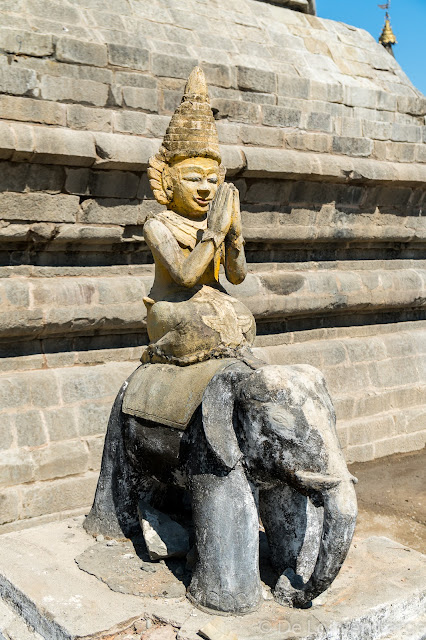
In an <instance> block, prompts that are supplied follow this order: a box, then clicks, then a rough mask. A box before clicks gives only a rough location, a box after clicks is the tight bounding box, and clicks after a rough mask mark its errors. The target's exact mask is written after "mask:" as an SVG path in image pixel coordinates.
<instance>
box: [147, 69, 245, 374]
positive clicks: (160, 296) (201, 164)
mask: <svg viewBox="0 0 426 640" xmlns="http://www.w3.org/2000/svg"><path fill="white" fill-rule="evenodd" d="M220 163H221V157H220V150H219V139H218V135H217V129H216V124H215V121H214V118H213V113H212V110H211V107H210V103H209V97H208V92H207V85H206V81H205V77H204V73H203V71H202V70H201V69H200V68H199V67H196V68H195V69H194V70H193V71H192V73H191V75H190V77H189V79H188V82H187V85H186V87H185V92H184V96H183V98H182V102H181V104H180V106H179V107H178V109H177V110H176V112H175V114H174V115H173V117H172V119H171V121H170V125H169V127H168V129H167V132H166V135H165V137H164V140H163V144H162V146H161V148H160V151H159V153H158V154H157V155H155V156H154V157H152V158H151V159H150V166H149V169H148V175H149V179H150V184H151V188H152V190H153V193H154V196H155V198H156V200H157V201H158V202H160V203H161V204H164V205H165V206H166V207H167V208H166V209H165V210H164V211H162V212H161V213H159V214H156V215H154V216H152V217H151V218H149V220H148V221H147V222H146V223H145V227H144V235H145V239H146V242H147V244H148V246H149V247H150V249H151V251H152V254H153V256H154V261H155V280H154V285H153V287H152V289H151V291H150V294H149V298H145V299H144V302H145V305H146V307H147V310H148V318H147V326H148V335H149V339H150V345H149V347H148V349H147V351H146V352H145V354H144V361H145V362H168V363H172V364H178V365H181V366H183V365H187V364H192V363H194V362H199V361H202V360H207V359H209V358H214V357H226V356H232V355H235V353H237V352H238V351H239V350H241V349H243V348H244V347H247V346H250V345H251V344H252V343H253V340H254V337H255V322H254V318H253V316H252V314H251V312H250V311H249V310H248V309H247V308H246V307H245V306H244V305H243V304H242V303H241V302H239V301H238V300H236V299H235V298H232V297H231V296H229V295H228V294H227V293H226V291H225V290H224V289H223V287H222V286H221V285H220V284H219V269H220V266H221V264H222V265H223V266H224V269H225V275H226V277H227V279H228V280H229V281H230V282H231V283H232V284H239V283H240V282H242V281H243V280H244V278H245V276H246V274H247V265H246V260H245V254H244V240H243V237H242V228H241V213H240V204H239V195H238V190H237V189H236V188H235V186H234V185H232V184H228V183H225V182H224V179H225V170H224V167H223V166H222V165H221V164H220Z"/></svg>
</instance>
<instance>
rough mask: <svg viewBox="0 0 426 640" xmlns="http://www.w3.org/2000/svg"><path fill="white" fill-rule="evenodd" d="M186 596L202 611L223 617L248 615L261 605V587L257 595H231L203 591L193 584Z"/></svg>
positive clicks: (218, 590) (216, 590)
mask: <svg viewBox="0 0 426 640" xmlns="http://www.w3.org/2000/svg"><path fill="white" fill-rule="evenodd" d="M186 595H187V598H188V600H189V601H190V602H192V604H194V605H195V606H196V607H197V608H198V609H200V610H201V611H204V612H205V613H210V614H214V615H222V616H231V615H246V614H248V613H252V612H253V611H257V609H258V608H259V607H260V604H261V591H260V585H259V591H258V592H257V591H256V593H245V592H240V593H231V592H230V591H224V590H220V589H214V588H213V589H210V590H207V591H204V590H203V591H202V590H200V589H198V588H196V587H195V588H193V587H192V584H191V585H190V587H189V590H188V592H187V594H186Z"/></svg>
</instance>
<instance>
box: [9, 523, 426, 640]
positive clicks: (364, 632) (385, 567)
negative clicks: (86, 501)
mask: <svg viewBox="0 0 426 640" xmlns="http://www.w3.org/2000/svg"><path fill="white" fill-rule="evenodd" d="M81 523H82V521H81V518H76V519H71V520H65V521H63V522H59V523H53V524H48V525H43V526H40V527H35V528H33V529H28V530H25V531H20V532H16V533H11V534H6V535H4V536H1V539H0V594H1V596H2V599H3V600H2V601H0V639H1V640H3V639H6V640H9V639H10V640H40V639H45V640H83V639H84V640H86V639H88V638H90V639H91V640H107V639H108V640H111V639H112V638H114V639H115V638H124V637H126V633H124V632H125V631H126V630H129V634H128V635H129V637H132V638H134V637H140V634H139V635H137V634H135V631H134V630H133V631H131V629H132V628H133V629H134V624H135V623H136V626H137V627H139V628H140V629H142V628H145V621H146V620H148V621H152V623H153V624H154V625H155V624H156V623H159V622H161V623H164V624H167V625H171V626H170V627H168V631H169V632H170V634H171V635H170V637H174V635H176V638H177V640H199V639H200V637H201V636H200V635H199V632H200V631H202V632H203V633H204V634H205V637H209V638H210V639H211V640H219V639H220V640H228V639H229V640H231V639H232V638H234V640H235V637H236V638H237V639H238V640H262V639H263V638H264V639H265V640H286V639H290V638H291V639H292V640H295V639H297V640H303V639H304V640H308V639H309V640H337V639H338V640H360V638H362V639H363V640H376V639H379V638H383V639H385V638H386V640H396V639H398V640H401V639H402V638H403V639H404V640H421V639H422V638H424V629H425V628H426V621H425V619H424V618H423V619H422V618H421V616H422V615H424V608H425V600H426V556H424V555H422V554H420V553H417V552H416V551H413V550H410V549H408V548H406V547H403V546H401V545H400V544H398V543H396V542H393V541H392V540H389V539H387V538H379V537H372V538H367V539H355V541H354V543H353V545H352V548H351V551H350V553H349V555H348V558H347V560H346V562H345V564H344V566H343V568H342V570H341V572H340V574H339V576H338V578H337V579H336V581H335V582H334V584H333V585H332V587H331V588H330V589H329V590H328V591H327V592H326V593H325V594H323V595H322V596H321V597H320V598H318V599H317V600H315V602H314V606H313V607H312V608H311V609H308V610H295V609H288V608H285V607H281V606H279V605H277V604H276V603H275V602H274V600H272V599H270V598H271V596H270V590H269V588H268V586H267V585H265V589H264V593H265V597H266V598H267V599H265V601H264V602H263V604H262V606H261V608H260V609H259V610H258V611H257V612H256V613H253V614H250V615H248V616H244V617H222V616H214V615H209V614H207V613H203V612H201V611H199V610H198V609H195V608H194V607H193V606H192V605H191V604H190V602H189V601H188V600H187V599H186V598H185V596H184V595H182V594H183V592H184V589H183V585H182V582H181V577H180V575H179V574H180V573H181V572H180V571H179V570H174V569H176V567H174V569H173V567H171V568H172V571H170V570H169V568H167V567H166V566H165V565H157V571H156V572H152V571H150V570H147V568H146V566H145V562H146V561H145V560H144V559H139V558H137V554H135V553H132V550H131V549H130V551H129V543H127V545H125V544H123V545H122V546H118V548H117V545H115V544H112V545H110V546H108V544H107V541H101V542H95V541H94V540H93V538H92V537H90V536H89V535H87V534H86V533H85V531H84V530H83V528H82V526H81ZM98 546H99V547H98ZM108 548H109V549H110V550H111V563H110V573H109V575H108V576H106V575H104V576H103V577H102V580H104V582H103V581H102V580H101V579H99V578H97V577H95V576H94V575H90V574H89V573H87V566H88V565H87V563H86V571H83V570H81V569H80V568H79V566H78V564H77V562H76V561H75V559H76V558H78V557H79V556H80V557H81V554H85V557H87V555H88V554H89V555H90V554H92V555H93V557H94V562H93V566H95V565H96V563H97V561H96V558H101V557H102V558H105V554H107V553H108V551H107V549H108ZM120 554H121V558H122V560H121V564H122V572H120V573H119V574H117V575H114V566H116V564H117V562H116V561H117V558H119V557H120ZM113 559H114V561H113ZM135 562H139V565H140V567H139V570H140V571H141V573H143V575H144V577H143V580H146V584H147V585H149V589H147V593H148V592H149V593H150V594H151V596H147V595H144V596H140V595H139V596H138V595H135V592H136V591H135V589H133V593H132V590H131V589H129V587H128V584H129V583H131V582H132V580H129V576H130V577H131V576H132V575H133V573H132V572H134V571H135V570H137V568H136V569H135V567H136V565H135ZM128 563H130V564H128ZM98 564H99V563H98ZM107 564H108V563H107ZM144 567H145V568H144ZM89 568H90V567H89ZM93 571H94V573H97V575H99V570H98V569H96V567H95V568H94V569H93ZM111 572H112V573H111ZM156 575H157V576H158V579H156V578H155V576H156ZM265 575H266V574H264V576H265ZM160 578H161V579H160ZM265 579H266V580H267V578H265ZM107 583H108V584H110V587H111V588H110V587H109V586H108V585H107ZM112 589H115V590H112ZM123 591H130V592H129V593H124V592H123ZM27 625H28V626H27ZM149 625H150V623H149V622H148V626H149ZM172 627H173V628H174V629H172ZM134 634H135V635H134ZM209 634H210V635H209ZM153 637H155V636H153ZM158 637H160V636H158ZM161 637H162V636H161ZM168 637H169V636H167V638H168Z"/></svg>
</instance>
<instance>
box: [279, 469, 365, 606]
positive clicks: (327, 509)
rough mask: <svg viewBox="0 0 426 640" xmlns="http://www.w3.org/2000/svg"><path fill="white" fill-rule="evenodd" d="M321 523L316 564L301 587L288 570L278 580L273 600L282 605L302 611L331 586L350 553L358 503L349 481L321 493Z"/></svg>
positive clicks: (298, 578) (299, 580)
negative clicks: (298, 608)
mask: <svg viewBox="0 0 426 640" xmlns="http://www.w3.org/2000/svg"><path fill="white" fill-rule="evenodd" d="M321 497H322V502H323V505H324V521H323V529H322V535H321V542H320V547H319V552H318V557H317V561H316V564H315V567H314V570H313V572H312V575H311V577H310V578H309V580H308V581H307V582H306V584H304V585H302V584H300V583H301V579H300V577H298V576H296V575H295V574H294V572H293V571H292V570H291V569H290V570H288V571H286V572H285V573H284V574H283V575H282V576H281V577H280V579H279V580H278V582H277V586H276V587H275V598H276V599H277V601H278V602H280V603H281V604H286V605H290V606H295V607H301V608H305V607H308V606H310V603H311V600H313V599H314V598H316V597H317V596H319V595H320V594H321V593H323V592H324V591H325V590H326V589H328V587H329V586H330V585H331V583H332V582H333V580H334V579H335V578H336V576H337V574H338V573H339V571H340V568H341V566H342V564H343V562H344V560H345V558H346V556H347V553H348V551H349V548H350V545H351V542H352V537H353V533H354V529H355V522H356V516H357V502H356V495H355V489H354V487H353V483H352V480H351V479H348V480H346V479H345V480H344V481H342V482H341V483H339V484H338V485H337V486H336V487H333V488H331V489H327V490H325V491H324V492H323V493H322V496H321Z"/></svg>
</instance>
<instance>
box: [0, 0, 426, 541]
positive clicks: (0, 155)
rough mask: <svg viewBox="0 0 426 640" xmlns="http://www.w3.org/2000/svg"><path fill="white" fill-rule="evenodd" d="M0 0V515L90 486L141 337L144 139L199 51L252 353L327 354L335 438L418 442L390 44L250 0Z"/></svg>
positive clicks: (424, 260)
mask: <svg viewBox="0 0 426 640" xmlns="http://www.w3.org/2000/svg"><path fill="white" fill-rule="evenodd" d="M213 5H214V6H213ZM0 15H1V24H2V27H1V28H0V91H1V92H2V94H1V95H0V117H1V118H2V121H1V122H0V218H1V222H0V236H1V241H0V265H1V266H0V276H1V277H0V356H1V358H0V367H1V373H0V525H1V526H0V531H5V530H8V529H11V528H17V527H21V526H26V525H27V524H31V523H34V522H40V521H43V520H44V519H49V518H51V517H54V516H55V517H56V516H58V515H59V514H64V513H66V514H69V513H74V512H79V511H81V509H82V508H84V507H86V506H87V505H88V504H89V503H90V501H91V499H92V496H93V491H94V487H95V484H96V480H97V473H98V469H99V464H100V455H101V451H102V440H103V434H104V432H105V428H106V422H107V416H108V413H109V410H110V407H111V404H112V401H113V398H114V395H115V394H116V392H117V390H118V388H119V386H120V385H121V382H122V381H123V380H124V378H125V377H126V376H127V375H128V374H129V373H130V372H131V371H132V370H133V369H134V368H135V367H136V366H137V363H138V359H139V358H140V355H141V352H142V349H143V348H144V345H145V344H146V342H147V336H146V324H145V307H144V305H143V303H142V297H143V296H144V295H145V294H146V293H147V291H148V290H149V288H150V284H151V281H152V275H153V268H152V259H151V256H150V254H149V252H148V250H147V247H146V245H145V243H144V240H143V223H144V221H145V219H146V217H147V216H148V215H149V214H150V213H152V212H154V211H157V210H158V208H159V206H158V205H157V203H156V202H155V201H154V200H153V199H152V195H151V193H150V190H149V187H148V181H147V177H146V168H147V161H148V158H149V155H150V154H151V153H153V152H154V151H155V150H156V149H157V148H158V145H159V143H160V139H161V136H162V135H163V133H164V131H165V128H166V126H167V123H168V120H169V118H170V115H171V113H172V112H173V110H174V108H175V106H176V105H177V103H178V101H179V99H180V96H181V93H182V89H183V85H184V82H185V78H186V77H187V75H188V74H189V72H190V70H191V69H192V67H193V66H194V65H195V64H196V63H201V64H202V66H203V68H204V69H205V71H206V75H207V77H208V80H209V83H210V87H211V89H210V92H211V96H212V103H213V106H214V108H215V109H216V110H217V123H218V129H219V135H220V139H221V143H222V151H223V158H224V162H225V164H226V166H227V168H228V179H230V180H233V181H234V182H235V184H236V185H237V186H238V188H239V190H240V194H241V202H242V211H243V222H244V235H245V238H246V241H247V244H246V250H247V256H248V259H249V262H250V275H249V276H248V278H247V280H246V281H245V283H244V284H243V285H241V286H239V287H237V288H233V287H232V286H230V285H227V286H228V287H229V291H232V293H233V295H237V296H238V297H240V298H241V299H243V300H244V301H245V303H246V304H247V305H248V306H249V307H250V308H251V310H252V311H253V313H254V315H255V317H256V320H257V324H258V338H257V343H256V348H257V349H259V354H260V355H262V357H264V358H265V359H266V360H268V361H269V362H274V363H275V362H277V363H292V362H307V363H311V364H313V365H315V366H318V367H319V368H320V369H321V370H322V371H323V372H324V373H325V375H326V378H327V381H328V384H329V387H330V390H331V392H332V395H333V399H334V402H335V404H336V408H337V412H338V418H339V420H338V427H339V434H340V438H341V441H342V445H343V447H344V449H345V452H346V455H347V459H348V460H349V461H355V460H369V459H372V458H374V457H379V456H383V455H388V454H390V453H393V452H397V451H410V450H414V449H419V448H421V447H422V446H424V443H425V440H426V408H425V402H424V398H425V397H426V396H425V391H426V353H425V352H426V251H425V249H426V223H425V217H424V208H425V203H426V188H425V183H426V152H425V148H426V145H425V144H424V143H425V140H426V138H425V135H426V133H425V132H426V128H425V126H424V125H425V114H426V99H425V98H424V97H423V96H422V95H421V94H419V92H418V91H417V90H416V89H415V88H414V87H413V86H412V85H411V83H410V82H409V80H408V79H407V78H406V76H405V75H404V74H403V72H402V71H401V69H400V67H399V66H398V64H397V63H396V62H395V60H394V59H393V58H391V56H389V55H388V54H387V53H386V51H385V50H384V49H383V47H381V46H380V45H378V44H377V43H375V42H374V40H373V39H372V38H371V36H369V35H368V34H367V33H365V32H363V31H360V30H356V29H354V28H352V27H347V26H345V25H342V24H340V23H334V22H331V21H328V20H321V19H317V18H315V17H313V16H309V15H304V14H303V13H300V12H298V11H290V10H289V9H285V8H282V7H279V6H275V5H273V4H269V3H266V2H265V3H264V2H258V0H226V2H225V0H215V2H214V3H212V2H211V1H210V0H209V1H208V2H207V1H203V0H185V1H183V0H153V1H152V2H149V3H147V2H145V1H142V0H131V1H130V0H129V1H127V0H102V2H100V1H99V0H68V1H63V2H61V3H59V2H54V1H50V0H26V1H25V0H14V2H8V0H4V1H3V2H2V3H0ZM224 284H225V283H224Z"/></svg>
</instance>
